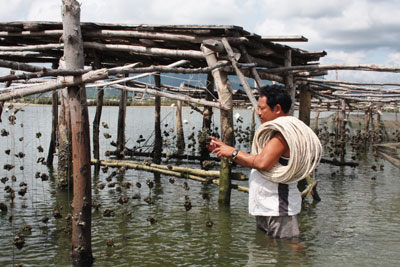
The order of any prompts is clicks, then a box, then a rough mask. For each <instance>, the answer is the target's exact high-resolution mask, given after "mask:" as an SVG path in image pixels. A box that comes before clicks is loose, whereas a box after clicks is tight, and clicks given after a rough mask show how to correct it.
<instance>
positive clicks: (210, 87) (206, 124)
mask: <svg viewBox="0 0 400 267" xmlns="http://www.w3.org/2000/svg"><path fill="white" fill-rule="evenodd" d="M206 85H207V86H206V88H207V90H206V100H207V101H212V100H213V98H214V97H213V94H212V92H214V77H213V76H212V74H211V73H207V82H206ZM212 115H213V110H212V107H210V106H204V109H203V125H202V131H203V133H207V134H211V119H212ZM202 141H203V139H202ZM200 148H201V149H200V164H201V166H202V167H203V161H205V160H207V159H208V158H209V157H210V153H209V151H208V149H207V147H206V140H204V142H201V143H200Z"/></svg>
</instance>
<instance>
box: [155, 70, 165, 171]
mask: <svg viewBox="0 0 400 267" xmlns="http://www.w3.org/2000/svg"><path fill="white" fill-rule="evenodd" d="M154 84H155V86H156V87H157V88H161V77H160V74H159V73H158V74H155V75H154ZM154 109H155V114H154V115H155V118H154V149H153V162H154V163H156V164H159V163H160V162H161V155H162V142H163V141H162V135H161V97H159V96H155V97H154Z"/></svg>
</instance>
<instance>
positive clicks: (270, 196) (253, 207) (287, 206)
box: [249, 169, 302, 216]
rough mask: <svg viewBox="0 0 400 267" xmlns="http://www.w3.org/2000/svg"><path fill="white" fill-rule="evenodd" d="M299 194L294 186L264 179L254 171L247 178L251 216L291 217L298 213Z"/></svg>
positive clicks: (299, 207) (299, 205)
mask: <svg viewBox="0 0 400 267" xmlns="http://www.w3.org/2000/svg"><path fill="white" fill-rule="evenodd" d="M301 201H302V200H301V194H300V191H299V190H298V188H297V183H294V184H279V183H274V182H271V181H269V180H267V179H265V178H264V177H263V176H262V175H261V173H259V172H258V171H257V170H256V169H252V170H251V172H250V178H249V213H250V214H251V215H253V216H292V215H296V214H298V213H300V210H301Z"/></svg>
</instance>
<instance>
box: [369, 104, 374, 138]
mask: <svg viewBox="0 0 400 267" xmlns="http://www.w3.org/2000/svg"><path fill="white" fill-rule="evenodd" d="M369 121H370V124H371V135H372V136H371V138H372V141H375V124H374V115H373V110H372V107H371V108H370V109H369Z"/></svg>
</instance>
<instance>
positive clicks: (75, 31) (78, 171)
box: [62, 0, 93, 266]
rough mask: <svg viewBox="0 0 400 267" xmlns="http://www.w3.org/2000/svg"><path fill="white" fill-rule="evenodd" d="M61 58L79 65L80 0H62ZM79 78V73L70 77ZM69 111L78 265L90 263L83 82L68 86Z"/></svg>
mask: <svg viewBox="0 0 400 267" xmlns="http://www.w3.org/2000/svg"><path fill="white" fill-rule="evenodd" d="M62 21H63V40H64V59H65V66H66V69H68V70H74V69H83V67H84V55H83V41H82V34H81V27H80V4H79V3H78V2H77V1H76V0H63V6H62ZM74 78H75V79H81V76H76V77H74ZM68 104H69V106H70V113H71V132H72V156H73V163H72V165H73V177H74V182H73V183H74V187H73V188H74V190H73V192H74V196H73V200H72V209H73V210H72V262H73V264H76V265H80V266H90V265H91V264H92V263H93V255H92V246H91V214H92V188H91V169H90V138H89V117H88V109H87V102H86V91H85V87H84V85H83V86H80V87H78V86H74V87H69V88H68Z"/></svg>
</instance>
